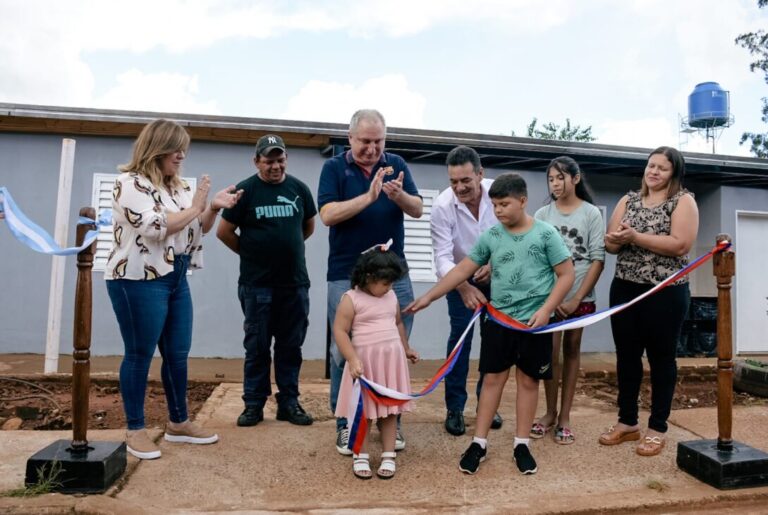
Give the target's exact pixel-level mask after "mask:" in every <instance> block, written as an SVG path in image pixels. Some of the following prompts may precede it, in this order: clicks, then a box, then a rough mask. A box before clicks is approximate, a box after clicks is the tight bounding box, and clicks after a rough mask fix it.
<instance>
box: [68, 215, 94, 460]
mask: <svg viewBox="0 0 768 515" xmlns="http://www.w3.org/2000/svg"><path fill="white" fill-rule="evenodd" d="M80 216H84V217H87V218H90V219H91V220H95V219H96V210H95V209H93V208H92V207H84V208H82V209H80ZM94 229H96V225H95V224H89V225H86V224H81V225H78V226H77V246H78V247H79V246H80V245H82V244H83V241H84V240H85V235H86V233H87V232H88V231H90V230H94ZM94 245H95V242H94V244H91V245H89V246H88V248H85V249H83V250H82V251H80V253H78V255H77V285H76V287H75V319H74V338H73V344H74V347H75V350H74V352H73V353H72V357H73V358H74V359H73V361H72V446H71V449H72V452H88V438H87V432H88V393H89V390H90V386H91V310H92V304H93V299H92V286H91V268H93V252H94Z"/></svg>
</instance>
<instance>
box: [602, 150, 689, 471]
mask: <svg viewBox="0 0 768 515" xmlns="http://www.w3.org/2000/svg"><path fill="white" fill-rule="evenodd" d="M684 175H685V160H684V159H683V156H682V154H681V153H680V152H679V151H678V150H676V149H674V148H670V147H659V148H657V149H656V150H654V151H653V152H651V154H650V155H649V156H648V163H647V165H646V167H645V172H644V174H643V181H642V187H641V189H640V191H639V192H638V191H630V192H629V193H628V194H627V195H625V196H624V197H622V198H621V200H619V203H618V204H617V205H616V209H615V210H614V211H613V215H612V216H611V220H610V222H609V223H608V230H607V232H606V235H605V250H607V251H608V252H610V253H612V254H617V257H616V273H615V276H614V279H613V282H612V283H611V292H610V303H611V306H614V305H616V304H621V303H623V302H626V301H628V300H630V299H632V298H634V297H636V296H638V295H640V294H641V293H643V292H645V291H647V290H649V289H650V288H652V287H653V286H654V285H656V284H658V283H660V282H662V281H663V280H664V279H666V278H667V277H669V276H670V275H672V274H673V273H674V272H676V271H677V270H679V269H680V268H682V267H683V266H685V265H686V264H688V252H689V251H690V250H691V247H692V246H693V243H694V242H695V241H696V234H697V233H698V228H699V211H698V208H697V207H696V201H695V200H694V198H693V194H691V193H690V192H689V191H687V190H686V189H685V188H683V176H684ZM689 302H690V291H689V290H688V278H687V277H683V278H681V279H679V280H677V281H675V282H674V283H673V284H672V285H670V286H668V287H666V288H664V289H662V290H660V291H659V292H657V293H656V294H655V295H653V296H652V297H649V298H647V299H645V300H643V301H641V302H639V303H638V304H636V305H634V306H633V307H631V308H629V309H627V310H625V311H623V312H621V313H619V314H617V315H614V316H613V317H612V318H611V329H612V331H613V339H614V343H615V345H616V374H617V378H618V383H619V393H618V405H619V421H618V423H617V424H616V425H615V426H614V427H611V428H609V429H608V431H607V432H605V433H603V434H602V435H600V443H601V444H603V445H616V444H620V443H622V442H626V441H637V440H641V439H640V426H639V425H638V405H637V401H638V395H639V392H640V383H641V381H642V378H643V362H642V356H643V351H645V353H646V355H647V357H648V364H649V366H650V369H651V416H650V418H649V420H648V430H647V432H646V434H645V437H644V438H643V439H642V440H641V441H640V444H639V445H638V446H637V449H636V450H637V454H639V455H641V456H655V455H657V454H659V453H660V452H661V450H662V449H663V448H664V444H665V439H664V434H665V433H666V431H667V418H669V412H670V409H671V406H672V397H673V394H674V391H675V382H676V379H677V362H676V361H675V357H676V352H677V340H678V338H679V336H680V329H681V327H682V323H683V319H684V318H685V314H686V312H687V311H688V304H689Z"/></svg>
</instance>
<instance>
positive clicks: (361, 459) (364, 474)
mask: <svg viewBox="0 0 768 515" xmlns="http://www.w3.org/2000/svg"><path fill="white" fill-rule="evenodd" d="M368 459H369V456H368V455H367V454H355V455H354V456H353V457H352V472H353V473H354V474H355V476H356V477H358V478H360V479H371V478H372V477H373V473H372V472H371V464H370V462H369V461H368Z"/></svg>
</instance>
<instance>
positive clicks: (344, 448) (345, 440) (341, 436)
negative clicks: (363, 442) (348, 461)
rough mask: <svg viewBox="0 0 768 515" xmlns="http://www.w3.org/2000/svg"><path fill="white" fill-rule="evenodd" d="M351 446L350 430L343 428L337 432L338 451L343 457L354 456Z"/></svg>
mask: <svg viewBox="0 0 768 515" xmlns="http://www.w3.org/2000/svg"><path fill="white" fill-rule="evenodd" d="M348 445H349V429H347V428H346V427H342V428H341V429H339V430H338V431H336V451H337V452H338V453H339V454H341V455H342V456H352V449H350V448H349V447H348Z"/></svg>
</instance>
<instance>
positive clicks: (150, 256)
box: [104, 120, 242, 459]
mask: <svg viewBox="0 0 768 515" xmlns="http://www.w3.org/2000/svg"><path fill="white" fill-rule="evenodd" d="M188 148H189V135H188V134H187V132H186V131H185V130H184V128H183V127H182V126H181V125H179V124H178V123H176V122H173V121H169V120H155V121H154V122H152V123H150V124H148V125H147V126H146V127H144V129H143V130H142V131H141V134H140V135H139V137H138V139H137V140H136V142H135V143H134V146H133V156H132V158H131V162H130V163H128V164H126V165H123V166H121V167H120V171H121V172H122V173H121V174H120V176H119V177H118V178H117V180H116V181H115V186H114V190H113V201H112V219H113V230H114V245H113V248H112V252H111V253H110V254H109V259H108V261H107V269H106V272H105V274H104V277H105V279H107V291H108V293H109V298H110V300H111V301H112V308H113V309H114V311H115V315H116V316H117V322H118V325H119V326H120V333H121V335H122V337H123V343H124V344H125V355H124V357H123V362H122V364H121V365H120V392H121V394H122V397H123V405H124V408H125V416H126V419H127V422H128V432H127V435H126V444H127V448H128V452H130V453H131V454H133V455H134V456H136V457H137V458H140V459H154V458H159V457H160V449H159V448H158V447H157V445H155V443H154V442H153V441H152V440H151V439H150V438H149V437H148V435H147V432H146V429H145V428H144V395H145V392H146V386H147V375H148V373H149V366H150V363H151V361H152V355H153V354H154V352H155V348H159V349H160V355H161V356H162V358H163V363H162V368H161V372H162V379H163V387H164V389H165V397H166V400H167V403H168V418H169V419H170V421H169V422H168V425H167V427H166V431H165V439H166V440H168V441H172V442H186V443H193V444H210V443H214V442H216V441H217V440H218V435H216V434H215V433H212V432H210V431H207V430H205V429H203V428H201V427H199V426H198V425H196V424H194V423H193V422H191V421H190V420H189V418H188V415H187V398H186V396H187V357H188V355H189V349H190V346H191V344H192V297H191V295H190V291H189V285H188V284H187V270H189V269H194V268H200V267H202V262H203V253H202V250H203V246H202V243H201V238H202V236H203V234H205V233H206V232H208V230H209V229H210V228H211V227H212V226H213V224H214V221H215V220H216V215H217V213H218V212H219V210H220V209H221V208H224V207H233V206H234V205H235V204H236V203H237V200H238V199H239V198H240V195H241V194H242V192H235V188H234V186H230V187H228V188H226V189H224V190H221V191H219V192H218V193H216V194H215V195H214V197H213V200H211V202H210V203H209V202H208V190H209V188H210V183H211V181H210V179H209V177H208V176H207V175H203V176H202V177H201V178H200V180H199V181H198V187H197V189H196V191H194V192H193V191H192V190H191V188H190V187H189V184H188V183H187V182H186V181H185V180H184V179H182V178H181V163H182V161H183V160H184V157H185V154H186V152H187V149H188Z"/></svg>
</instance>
